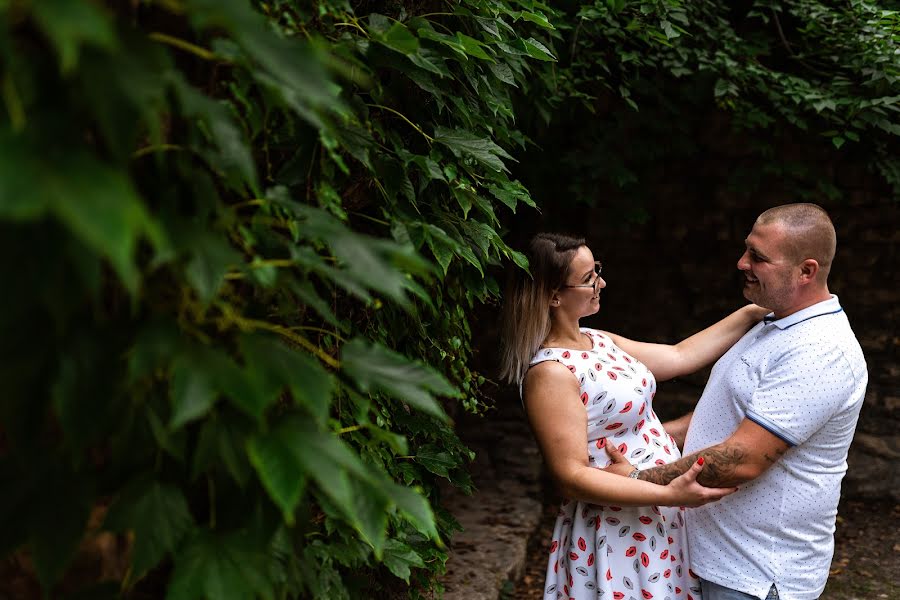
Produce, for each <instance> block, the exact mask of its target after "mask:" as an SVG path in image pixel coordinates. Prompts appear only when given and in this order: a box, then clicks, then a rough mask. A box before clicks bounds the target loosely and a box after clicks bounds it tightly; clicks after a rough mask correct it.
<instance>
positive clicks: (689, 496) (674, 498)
mask: <svg viewBox="0 0 900 600" xmlns="http://www.w3.org/2000/svg"><path fill="white" fill-rule="evenodd" d="M604 448H605V449H606V453H607V454H608V455H609V458H610V460H612V462H611V463H610V464H609V466H607V467H606V468H605V469H603V470H604V471H606V472H607V473H615V474H616V475H623V476H626V477H627V476H628V475H629V474H630V473H631V472H632V471H633V470H634V469H635V467H634V465H632V464H631V463H630V462H628V459H627V458H625V457H624V456H622V453H621V452H619V449H618V448H616V447H615V445H613V444H610V443H607V444H606V445H605V446H604ZM702 470H703V457H702V456H701V457H700V458H698V459H697V462H695V463H694V464H693V465H691V468H690V469H688V470H687V471H685V472H684V473H682V474H681V475H679V476H678V477H676V478H675V479H673V480H672V481H670V482H669V484H668V485H667V486H666V491H667V492H669V493H670V494H671V499H670V500H669V501H668V502H666V506H703V505H704V504H707V503H709V502H716V501H718V500H721V499H722V498H724V497H725V496H727V495H729V494H733V493H734V492H736V491H738V488H736V487H731V488H710V487H705V486H703V485H700V484H699V483H697V475H699V474H700V471H702Z"/></svg>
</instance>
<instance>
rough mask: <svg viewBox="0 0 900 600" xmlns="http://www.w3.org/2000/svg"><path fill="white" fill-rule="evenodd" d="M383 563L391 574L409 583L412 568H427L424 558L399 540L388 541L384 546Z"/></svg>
mask: <svg viewBox="0 0 900 600" xmlns="http://www.w3.org/2000/svg"><path fill="white" fill-rule="evenodd" d="M382 561H383V562H384V564H385V566H386V567H387V568H388V569H390V571H391V573H393V574H394V575H396V576H397V577H399V578H400V579H402V580H403V581H405V582H407V583H409V575H410V570H409V568H410V567H419V568H423V567H424V566H425V562H424V561H423V560H422V557H421V556H419V555H418V554H416V552H415V550H413V549H412V548H410V547H409V546H408V545H406V544H404V543H403V542H401V541H399V540H388V542H387V544H385V546H384V556H383V557H382Z"/></svg>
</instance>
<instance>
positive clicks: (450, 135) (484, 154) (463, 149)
mask: <svg viewBox="0 0 900 600" xmlns="http://www.w3.org/2000/svg"><path fill="white" fill-rule="evenodd" d="M434 141H435V142H438V143H439V144H443V145H444V146H447V147H448V148H450V150H451V151H452V152H453V154H454V155H455V156H457V157H458V158H461V157H471V158H473V159H475V160H476V161H478V162H479V163H481V164H482V165H484V166H486V167H488V168H490V169H492V170H494V171H498V172H499V171H506V170H507V168H506V166H505V165H504V164H503V161H502V160H500V159H501V158H507V159H509V160H513V161H514V160H515V159H514V158H513V157H512V156H510V155H509V154H508V153H507V152H506V150H504V149H503V148H501V147H500V146H498V145H497V144H495V143H494V142H492V141H491V140H489V139H487V138H481V137H478V136H476V135H474V134H473V133H472V132H470V131H466V130H465V129H455V130H452V129H445V128H444V127H437V128H436V129H435V133H434Z"/></svg>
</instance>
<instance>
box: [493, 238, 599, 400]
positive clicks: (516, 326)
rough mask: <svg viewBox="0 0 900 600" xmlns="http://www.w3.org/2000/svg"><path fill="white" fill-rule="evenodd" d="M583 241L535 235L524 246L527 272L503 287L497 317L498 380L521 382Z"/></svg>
mask: <svg viewBox="0 0 900 600" xmlns="http://www.w3.org/2000/svg"><path fill="white" fill-rule="evenodd" d="M584 245H585V243H584V239H582V238H575V237H570V236H567V235H560V234H555V233H539V234H537V235H536V236H534V237H533V238H532V239H531V242H530V243H529V245H528V251H527V253H526V255H527V256H528V269H529V271H530V273H526V272H524V271H522V270H518V271H517V272H516V273H515V274H514V276H513V278H512V281H511V283H510V285H509V286H508V287H507V290H506V294H505V295H504V301H503V314H502V317H501V328H502V329H501V332H502V333H501V349H500V378H501V379H503V380H505V381H507V382H509V383H518V384H521V383H522V379H523V378H524V377H525V372H526V371H527V370H528V365H529V364H530V363H531V359H532V357H533V356H534V354H535V352H537V351H538V349H539V348H540V347H541V344H542V343H543V341H544V340H545V339H546V338H547V334H549V333H550V299H551V298H552V297H553V293H554V292H555V291H556V290H558V289H559V288H560V287H562V285H563V284H564V283H565V281H566V279H567V278H568V275H569V265H570V264H571V262H572V258H573V257H574V256H575V252H576V251H577V250H578V249H579V248H580V247H582V246H584Z"/></svg>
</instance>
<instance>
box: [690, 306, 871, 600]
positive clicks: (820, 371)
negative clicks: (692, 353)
mask: <svg viewBox="0 0 900 600" xmlns="http://www.w3.org/2000/svg"><path fill="white" fill-rule="evenodd" d="M769 318H770V317H767V319H769ZM867 382H868V373H867V371H866V362H865V358H864V357H863V353H862V350H861V349H860V347H859V343H858V342H857V341H856V336H855V335H854V334H853V330H852V329H850V323H849V322H848V321H847V317H846V315H845V314H844V310H843V308H841V305H840V303H839V302H838V298H837V296H832V297H831V298H830V299H829V300H825V301H823V302H820V303H818V304H815V305H813V306H810V307H808V308H806V309H804V310H801V311H799V312H796V313H794V314H792V315H789V316H787V317H785V318H783V319H780V320H777V321H763V322H761V323H759V324H758V325H756V326H755V327H754V328H753V329H751V330H750V331H749V332H748V333H747V334H746V335H745V336H744V337H742V338H741V339H740V340H739V341H738V343H737V344H735V345H734V346H733V347H732V348H731V349H730V350H729V351H728V352H727V353H725V355H724V356H723V357H722V358H721V359H719V361H718V362H717V363H716V365H715V367H713V370H712V373H711V374H710V378H709V381H708V382H707V384H706V388H705V389H704V391H703V395H702V396H701V398H700V401H699V402H698V403H697V407H696V409H695V411H694V416H693V419H692V420H691V426H690V429H689V430H688V433H687V439H686V440H685V448H684V449H685V455H687V454H688V453H691V452H696V451H698V450H701V449H703V448H707V447H709V446H712V445H714V444H718V443H720V442H722V441H724V440H726V439H727V438H728V437H730V436H731V434H732V433H734V431H735V429H737V427H738V424H740V422H741V421H742V420H743V419H745V418H747V419H750V420H752V421H753V422H755V423H757V424H758V425H761V426H762V427H765V428H766V429H767V430H769V431H770V432H771V433H773V434H774V435H776V436H778V437H779V438H781V439H783V440H784V441H785V442H787V443H788V444H790V446H791V448H789V449H788V451H787V452H786V453H785V454H784V456H782V457H781V459H780V460H778V462H776V463H775V464H774V465H773V466H772V467H771V468H769V469H768V470H767V471H766V472H765V473H763V474H762V475H761V476H760V477H758V478H757V479H755V480H753V481H751V482H749V483H746V484H744V485H742V486H741V489H740V490H739V491H738V492H736V493H734V494H732V495H731V496H728V497H726V498H725V499H723V500H721V501H720V502H714V503H712V504H707V505H706V506H702V507H699V508H695V509H692V510H688V511H687V512H688V515H687V518H688V526H687V533H688V541H689V545H690V554H691V566H692V568H693V570H694V571H695V572H696V573H697V574H698V575H699V576H700V577H702V578H703V579H707V580H709V581H712V582H714V583H718V584H719V585H724V586H726V587H729V588H733V589H737V590H739V591H742V592H744V593H747V594H750V595H753V596H756V597H757V598H765V597H766V594H767V593H768V591H769V588H770V587H771V585H772V584H773V583H774V584H775V585H776V587H777V588H778V593H779V598H780V599H781V600H815V599H816V598H818V597H819V595H820V594H821V593H822V590H823V589H824V588H825V581H826V579H827V578H828V569H829V567H830V565H831V558H832V555H833V553H834V522H835V517H836V515H837V505H838V500H839V498H840V491H841V479H842V478H843V477H844V473H845V472H846V470H847V450H848V448H849V446H850V442H851V441H852V440H853V432H854V430H855V428H856V421H857V418H858V416H859V409H860V407H861V406H862V402H863V397H864V396H865V391H866V383H867Z"/></svg>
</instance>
